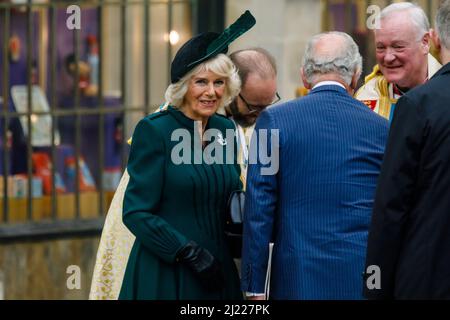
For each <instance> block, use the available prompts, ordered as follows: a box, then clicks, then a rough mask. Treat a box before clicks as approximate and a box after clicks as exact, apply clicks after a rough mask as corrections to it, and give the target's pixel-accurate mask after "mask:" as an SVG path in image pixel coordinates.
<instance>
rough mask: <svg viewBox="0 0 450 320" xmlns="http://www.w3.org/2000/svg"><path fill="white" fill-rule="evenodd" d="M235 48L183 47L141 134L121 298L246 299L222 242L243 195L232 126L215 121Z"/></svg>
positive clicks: (136, 138)
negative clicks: (233, 199)
mask: <svg viewBox="0 0 450 320" xmlns="http://www.w3.org/2000/svg"><path fill="white" fill-rule="evenodd" d="M250 17H251V15H250ZM251 18H253V17H251ZM250 27H251V26H250ZM244 31H245V30H244ZM241 33H242V32H241ZM222 36H223V35H222ZM235 37H236V35H235ZM230 39H231V40H230ZM215 40H216V42H215ZM217 40H219V42H217ZM230 41H232V38H230V37H228V38H225V39H224V38H222V40H221V39H220V36H219V35H218V34H215V33H206V34H201V35H199V36H197V37H194V38H193V39H191V40H190V41H189V42H187V43H186V44H185V45H184V46H183V47H182V48H181V49H180V50H179V52H178V53H177V55H176V57H175V59H174V61H173V62H172V69H171V80H172V84H171V85H170V86H169V88H168V89H167V91H166V100H167V101H168V104H169V106H168V107H167V108H166V110H164V111H161V112H158V113H155V114H152V115H150V116H147V117H145V118H144V119H142V120H141V121H140V122H139V123H138V124H137V126H136V129H135V131H134V134H133V138H132V144H131V151H130V156H129V161H128V166H127V169H128V173H129V175H130V181H129V183H128V186H127V189H126V192H125V196H124V202H123V222H124V224H125V225H126V226H127V228H128V229H130V231H131V232H132V233H133V234H134V235H135V236H136V241H135V243H134V246H133V249H132V251H131V254H130V257H129V260H128V264H127V268H126V271H125V276H124V280H123V284H122V288H121V292H120V295H119V299H158V300H167V299H170V300H171V299H242V293H241V291H240V288H239V277H238V273H237V270H236V267H235V264H234V261H233V259H232V257H231V255H230V251H229V248H228V245H227V243H226V238H225V235H224V225H225V222H224V221H225V216H224V215H225V212H226V209H227V201H228V198H229V196H230V194H231V192H232V191H234V190H238V189H240V188H241V183H240V179H239V176H240V169H239V165H238V164H237V163H236V156H235V155H236V148H235V143H234V139H235V137H234V129H235V128H234V126H233V124H232V122H231V121H229V120H228V119H227V118H225V117H223V116H220V115H217V114H216V111H217V110H218V108H220V107H223V106H224V105H225V104H227V103H229V102H230V101H231V100H232V99H234V98H235V97H236V95H237V94H238V92H239V89H240V80H239V77H238V75H237V70H236V68H235V67H234V65H233V63H232V62H231V60H230V59H229V58H228V57H227V56H226V55H225V54H223V52H226V47H227V45H228V43H229V42H230ZM223 44H225V47H224V46H223ZM211 45H212V47H211ZM214 50H215V51H214ZM211 52H212V53H211Z"/></svg>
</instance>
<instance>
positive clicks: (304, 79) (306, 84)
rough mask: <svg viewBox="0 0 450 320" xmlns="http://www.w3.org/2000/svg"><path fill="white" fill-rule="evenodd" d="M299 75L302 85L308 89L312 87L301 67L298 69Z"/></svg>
mask: <svg viewBox="0 0 450 320" xmlns="http://www.w3.org/2000/svg"><path fill="white" fill-rule="evenodd" d="M300 75H301V77H302V81H303V86H304V87H305V88H306V89H308V90H310V89H311V88H312V86H311V83H309V82H308V80H306V76H305V72H304V70H303V68H301V69H300Z"/></svg>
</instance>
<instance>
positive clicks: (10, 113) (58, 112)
mask: <svg viewBox="0 0 450 320" xmlns="http://www.w3.org/2000/svg"><path fill="white" fill-rule="evenodd" d="M156 107H158V106H157V105H153V106H151V108H156ZM123 111H127V112H138V111H141V112H143V111H145V106H143V105H142V106H126V107H114V109H105V110H99V109H92V108H81V107H80V108H78V110H61V109H59V110H55V111H54V112H51V111H35V112H34V113H33V114H35V115H37V116H43V115H55V116H58V117H67V116H75V115H82V116H89V115H97V114H101V113H103V114H110V113H120V112H123ZM27 114H28V113H27V112H16V111H8V112H5V111H1V112H0V115H1V116H2V117H9V118H12V117H20V116H26V115H27Z"/></svg>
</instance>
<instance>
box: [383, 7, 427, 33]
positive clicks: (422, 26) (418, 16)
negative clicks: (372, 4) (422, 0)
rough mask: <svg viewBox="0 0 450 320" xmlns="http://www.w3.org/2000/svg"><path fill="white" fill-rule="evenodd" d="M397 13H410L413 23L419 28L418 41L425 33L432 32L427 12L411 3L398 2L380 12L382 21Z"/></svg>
mask: <svg viewBox="0 0 450 320" xmlns="http://www.w3.org/2000/svg"><path fill="white" fill-rule="evenodd" d="M395 12H404V13H408V14H409V16H410V18H411V21H412V23H413V24H414V25H415V26H416V27H417V30H416V32H417V40H420V39H421V38H422V37H423V35H424V34H425V33H427V32H428V31H430V21H429V20H428V17H427V15H426V14H425V11H423V9H422V8H421V7H419V6H418V5H417V4H414V3H411V2H398V3H393V4H391V5H388V6H387V7H386V8H384V9H383V10H381V12H380V20H383V19H385V18H388V17H389V16H390V15H391V14H393V13H395Z"/></svg>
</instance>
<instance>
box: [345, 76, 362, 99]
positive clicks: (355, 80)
mask: <svg viewBox="0 0 450 320" xmlns="http://www.w3.org/2000/svg"><path fill="white" fill-rule="evenodd" d="M360 76H361V70H357V71H356V72H355V73H354V74H353V77H352V81H351V82H350V86H349V87H350V92H349V93H350V94H351V95H353V94H354V92H355V90H356V87H357V86H358V80H359V77H360ZM347 91H348V90H347Z"/></svg>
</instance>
